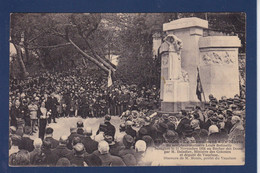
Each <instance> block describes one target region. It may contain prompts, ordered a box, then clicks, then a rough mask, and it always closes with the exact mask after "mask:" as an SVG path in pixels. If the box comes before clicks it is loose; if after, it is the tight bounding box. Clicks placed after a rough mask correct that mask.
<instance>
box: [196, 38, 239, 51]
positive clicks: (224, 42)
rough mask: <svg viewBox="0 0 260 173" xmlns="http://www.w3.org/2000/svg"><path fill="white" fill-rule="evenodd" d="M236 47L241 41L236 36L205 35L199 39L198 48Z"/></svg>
mask: <svg viewBox="0 0 260 173" xmlns="http://www.w3.org/2000/svg"><path fill="white" fill-rule="evenodd" d="M231 47H233V48H238V47H241V41H240V39H239V38H238V37H237V36H207V37H201V38H200V39H199V48H200V49H201V48H231Z"/></svg>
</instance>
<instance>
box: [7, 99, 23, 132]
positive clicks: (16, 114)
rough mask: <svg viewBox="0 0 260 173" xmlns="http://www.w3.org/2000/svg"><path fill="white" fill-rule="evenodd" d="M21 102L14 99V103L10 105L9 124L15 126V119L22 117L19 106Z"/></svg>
mask: <svg viewBox="0 0 260 173" xmlns="http://www.w3.org/2000/svg"><path fill="white" fill-rule="evenodd" d="M20 105H21V103H20V101H19V100H15V105H14V106H12V107H11V110H10V119H11V122H10V125H11V126H15V127H17V121H18V119H22V118H23V117H22V110H21V107H20Z"/></svg>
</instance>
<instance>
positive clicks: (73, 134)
mask: <svg viewBox="0 0 260 173" xmlns="http://www.w3.org/2000/svg"><path fill="white" fill-rule="evenodd" d="M75 137H79V138H81V137H83V136H82V135H80V134H78V133H77V127H76V126H74V125H73V126H71V127H70V135H69V136H68V145H67V147H68V148H69V149H70V150H72V149H73V147H72V141H73V139H74V138H75Z"/></svg>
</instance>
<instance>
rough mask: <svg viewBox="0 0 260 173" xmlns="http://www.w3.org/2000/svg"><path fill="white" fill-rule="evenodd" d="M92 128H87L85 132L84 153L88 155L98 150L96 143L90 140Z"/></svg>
mask: <svg viewBox="0 0 260 173" xmlns="http://www.w3.org/2000/svg"><path fill="white" fill-rule="evenodd" d="M91 136H92V128H91V127H87V128H86V131H85V145H84V146H85V151H86V152H87V153H89V154H91V153H93V152H94V151H95V150H97V149H98V142H96V141H94V140H93V139H92V138H91Z"/></svg>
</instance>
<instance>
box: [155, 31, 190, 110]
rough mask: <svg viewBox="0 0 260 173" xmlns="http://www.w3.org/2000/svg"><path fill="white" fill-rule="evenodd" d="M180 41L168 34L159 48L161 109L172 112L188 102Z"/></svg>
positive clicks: (187, 89)
mask: <svg viewBox="0 0 260 173" xmlns="http://www.w3.org/2000/svg"><path fill="white" fill-rule="evenodd" d="M182 47H183V44H182V41H181V40H180V39H179V38H177V37H176V36H175V35H173V34H168V35H167V36H166V37H165V38H164V39H163V43H162V44H161V46H160V48H159V54H160V55H161V95H160V97H161V99H162V104H161V109H162V110H167V111H168V112H174V111H176V110H179V109H183V108H184V105H185V104H184V103H188V102H189V77H188V73H187V72H185V71H184V70H183V69H182V67H181V49H182Z"/></svg>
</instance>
